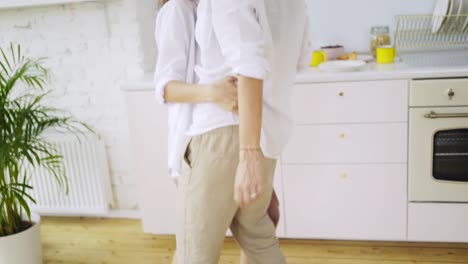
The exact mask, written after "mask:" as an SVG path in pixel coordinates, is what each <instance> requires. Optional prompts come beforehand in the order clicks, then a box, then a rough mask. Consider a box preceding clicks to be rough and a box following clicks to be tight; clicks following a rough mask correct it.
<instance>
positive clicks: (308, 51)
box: [297, 17, 313, 71]
mask: <svg viewBox="0 0 468 264" xmlns="http://www.w3.org/2000/svg"><path fill="white" fill-rule="evenodd" d="M312 52H313V51H312V42H311V33H310V21H309V17H307V19H306V23H305V25H304V35H303V40H302V48H301V56H300V59H299V63H298V65H297V71H302V70H305V69H307V68H308V67H309V66H310V61H311V60H312Z"/></svg>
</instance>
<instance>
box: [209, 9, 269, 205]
mask: <svg viewBox="0 0 468 264" xmlns="http://www.w3.org/2000/svg"><path fill="white" fill-rule="evenodd" d="M211 4H212V14H213V27H214V31H215V34H216V37H217V39H218V41H219V44H220V47H221V51H222V53H223V55H224V58H225V59H226V63H227V65H228V66H229V67H230V68H231V70H232V72H233V73H235V74H236V75H237V76H238V79H239V82H238V90H239V118H240V124H239V133H240V134H239V142H240V149H241V151H240V153H239V158H240V159H239V165H238V167H237V172H236V179H235V185H234V199H235V200H236V202H237V203H238V204H239V205H240V206H247V205H249V204H251V203H253V202H254V201H256V200H257V199H258V197H259V196H260V195H261V194H262V193H263V189H264V188H265V173H264V171H263V170H264V167H263V154H262V151H261V150H260V132H261V125H262V124H261V122H262V110H263V98H262V96H263V81H262V80H264V79H265V78H266V76H267V72H268V70H269V68H270V65H269V61H268V58H267V55H266V54H267V51H266V49H265V48H266V44H267V43H266V41H267V39H266V38H265V34H264V32H263V27H262V26H261V25H260V22H259V20H258V18H257V12H258V10H257V8H261V5H260V4H261V3H260V2H259V1H256V0H242V1H232V0H211Z"/></svg>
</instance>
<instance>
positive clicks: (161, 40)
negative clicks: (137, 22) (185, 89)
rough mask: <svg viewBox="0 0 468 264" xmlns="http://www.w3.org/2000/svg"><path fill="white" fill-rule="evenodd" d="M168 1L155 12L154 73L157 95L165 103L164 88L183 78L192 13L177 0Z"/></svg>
mask: <svg viewBox="0 0 468 264" xmlns="http://www.w3.org/2000/svg"><path fill="white" fill-rule="evenodd" d="M172 2H173V1H170V2H169V3H167V4H166V5H165V6H164V7H163V9H161V11H160V12H159V14H158V17H157V19H156V30H155V38H156V45H157V48H158V59H157V62H156V69H155V74H154V85H155V92H156V99H157V100H158V102H159V103H161V104H164V103H165V100H164V88H165V87H166V85H167V83H169V82H171V81H183V82H185V81H186V76H187V70H188V60H189V53H190V42H191V37H192V35H193V30H194V29H193V27H194V22H191V21H190V19H194V15H193V14H191V13H190V10H186V8H184V7H183V6H177V5H176V3H177V1H174V3H172Z"/></svg>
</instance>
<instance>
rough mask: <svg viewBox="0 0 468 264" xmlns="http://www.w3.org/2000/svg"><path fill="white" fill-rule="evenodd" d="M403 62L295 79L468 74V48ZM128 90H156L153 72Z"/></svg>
mask: <svg viewBox="0 0 468 264" xmlns="http://www.w3.org/2000/svg"><path fill="white" fill-rule="evenodd" d="M402 61H403V62H397V63H394V64H376V63H370V64H368V65H367V66H366V68H365V69H363V70H361V71H357V72H341V73H336V72H334V73H330V72H321V71H320V70H319V69H318V68H309V69H307V70H305V71H303V72H300V73H298V75H297V77H296V83H326V82H351V81H375V80H398V79H399V80H410V79H428V78H460V77H466V78H468V50H464V51H450V52H430V53H415V54H410V55H404V56H403V58H402ZM122 90H125V91H143V90H153V75H152V74H147V75H145V76H143V77H142V78H139V79H137V80H136V81H131V80H129V81H126V82H124V83H123V84H122Z"/></svg>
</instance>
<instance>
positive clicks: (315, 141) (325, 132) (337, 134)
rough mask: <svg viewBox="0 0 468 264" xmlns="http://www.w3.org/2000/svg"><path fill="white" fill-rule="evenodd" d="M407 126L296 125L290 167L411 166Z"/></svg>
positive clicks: (287, 151) (285, 157)
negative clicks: (335, 164)
mask: <svg viewBox="0 0 468 264" xmlns="http://www.w3.org/2000/svg"><path fill="white" fill-rule="evenodd" d="M407 127H408V125H407V124H406V123H390V124H359V125H357V124H355V125H321V126H296V127H295V128H294V131H293V135H292V138H291V140H290V142H289V144H288V145H287V147H286V149H285V151H284V152H283V155H282V159H283V162H284V163H286V164H297V163H301V164H323V163H407V138H408V136H407V134H408V131H407Z"/></svg>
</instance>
